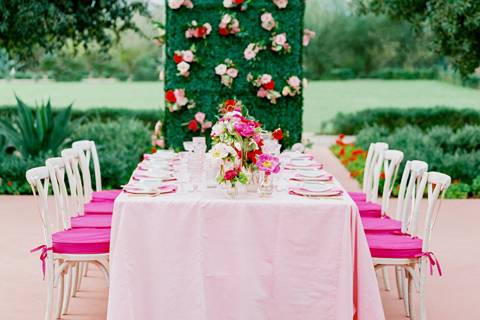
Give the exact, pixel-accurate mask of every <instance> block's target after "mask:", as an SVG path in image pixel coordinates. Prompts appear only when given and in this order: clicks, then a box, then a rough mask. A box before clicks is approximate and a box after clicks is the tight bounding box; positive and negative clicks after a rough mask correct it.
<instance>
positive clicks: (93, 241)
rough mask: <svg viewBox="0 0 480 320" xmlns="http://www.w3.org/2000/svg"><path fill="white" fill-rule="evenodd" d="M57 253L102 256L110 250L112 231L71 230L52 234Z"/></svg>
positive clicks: (53, 248) (54, 248) (53, 247)
mask: <svg viewBox="0 0 480 320" xmlns="http://www.w3.org/2000/svg"><path fill="white" fill-rule="evenodd" d="M52 242H53V245H52V250H53V252H55V253H68V254H102V253H108V252H109V250H110V229H90V228H88V229H87V228H84V229H69V230H64V231H60V232H56V233H54V234H52Z"/></svg>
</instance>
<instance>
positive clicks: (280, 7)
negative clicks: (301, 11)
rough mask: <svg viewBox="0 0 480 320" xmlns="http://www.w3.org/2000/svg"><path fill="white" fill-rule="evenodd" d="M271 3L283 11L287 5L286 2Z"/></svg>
mask: <svg viewBox="0 0 480 320" xmlns="http://www.w3.org/2000/svg"><path fill="white" fill-rule="evenodd" d="M273 3H274V4H275V5H276V6H277V7H278V8H279V9H285V8H286V7H287V5H288V0H273Z"/></svg>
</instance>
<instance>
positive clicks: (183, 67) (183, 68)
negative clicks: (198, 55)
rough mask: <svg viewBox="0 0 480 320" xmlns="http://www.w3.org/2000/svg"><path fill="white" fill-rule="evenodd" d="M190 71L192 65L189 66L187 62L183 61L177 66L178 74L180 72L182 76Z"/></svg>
mask: <svg viewBox="0 0 480 320" xmlns="http://www.w3.org/2000/svg"><path fill="white" fill-rule="evenodd" d="M189 69H190V64H188V63H187V62H185V61H182V62H180V63H179V64H177V70H178V72H180V74H185V73H187V72H188V70H189Z"/></svg>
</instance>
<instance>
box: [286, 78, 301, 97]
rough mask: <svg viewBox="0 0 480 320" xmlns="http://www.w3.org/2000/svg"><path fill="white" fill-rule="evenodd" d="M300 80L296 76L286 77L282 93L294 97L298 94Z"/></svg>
mask: <svg viewBox="0 0 480 320" xmlns="http://www.w3.org/2000/svg"><path fill="white" fill-rule="evenodd" d="M301 88H302V81H301V80H300V78H298V77H297V76H291V77H289V78H288V79H287V85H286V86H284V87H283V90H282V95H283V96H291V97H294V96H296V95H297V94H300V92H301Z"/></svg>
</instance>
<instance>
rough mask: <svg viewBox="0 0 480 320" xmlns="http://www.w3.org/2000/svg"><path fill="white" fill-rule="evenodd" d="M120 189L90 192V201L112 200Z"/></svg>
mask: <svg viewBox="0 0 480 320" xmlns="http://www.w3.org/2000/svg"><path fill="white" fill-rule="evenodd" d="M120 193H122V190H102V191H94V192H93V193H92V201H114V200H115V199H116V198H117V197H118V196H119V195H120Z"/></svg>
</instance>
